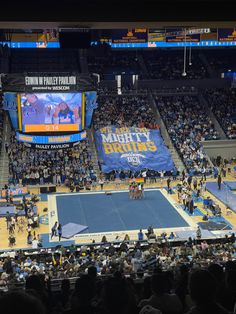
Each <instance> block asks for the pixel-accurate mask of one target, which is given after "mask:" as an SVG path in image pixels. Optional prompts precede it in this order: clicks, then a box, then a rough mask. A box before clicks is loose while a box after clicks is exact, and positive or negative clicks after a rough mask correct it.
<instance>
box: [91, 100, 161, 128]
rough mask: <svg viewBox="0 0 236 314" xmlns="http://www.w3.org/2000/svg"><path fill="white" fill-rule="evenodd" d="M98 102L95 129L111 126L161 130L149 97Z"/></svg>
mask: <svg viewBox="0 0 236 314" xmlns="http://www.w3.org/2000/svg"><path fill="white" fill-rule="evenodd" d="M98 101H99V108H98V109H97V110H96V112H95V114H94V120H93V123H94V127H95V129H99V128H101V127H104V126H110V125H115V126H117V127H140V128H142V127H146V128H149V129H155V128H159V126H158V125H157V124H156V120H155V118H154V116H153V112H152V109H151V107H150V105H149V103H148V97H147V96H140V95H139V96H131V95H130V96H116V97H99V99H98Z"/></svg>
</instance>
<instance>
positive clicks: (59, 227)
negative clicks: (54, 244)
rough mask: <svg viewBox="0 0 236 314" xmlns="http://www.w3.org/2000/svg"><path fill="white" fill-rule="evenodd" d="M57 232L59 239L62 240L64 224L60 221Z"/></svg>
mask: <svg viewBox="0 0 236 314" xmlns="http://www.w3.org/2000/svg"><path fill="white" fill-rule="evenodd" d="M57 234H58V237H59V241H61V237H62V225H61V224H60V223H59V225H58V227H57Z"/></svg>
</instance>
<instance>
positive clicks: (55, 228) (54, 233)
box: [51, 221, 57, 239]
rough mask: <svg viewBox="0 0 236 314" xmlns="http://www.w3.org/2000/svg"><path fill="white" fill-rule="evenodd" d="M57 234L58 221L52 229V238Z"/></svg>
mask: <svg viewBox="0 0 236 314" xmlns="http://www.w3.org/2000/svg"><path fill="white" fill-rule="evenodd" d="M56 235H57V221H56V222H55V224H54V225H53V227H52V229H51V239H52V238H53V237H54V236H56Z"/></svg>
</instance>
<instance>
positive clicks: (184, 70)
mask: <svg viewBox="0 0 236 314" xmlns="http://www.w3.org/2000/svg"><path fill="white" fill-rule="evenodd" d="M186 33H187V32H186V28H185V29H184V68H183V72H182V76H186V75H187V73H186V48H187V47H186Z"/></svg>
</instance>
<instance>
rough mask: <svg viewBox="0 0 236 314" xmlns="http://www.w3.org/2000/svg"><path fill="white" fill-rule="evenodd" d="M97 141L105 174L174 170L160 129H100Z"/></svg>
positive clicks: (96, 135) (96, 134)
mask: <svg viewBox="0 0 236 314" xmlns="http://www.w3.org/2000/svg"><path fill="white" fill-rule="evenodd" d="M95 138H96V144H97V149H98V154H99V157H100V160H101V162H102V171H103V172H104V173H108V172H110V171H112V170H132V171H140V170H142V169H145V168H147V169H150V170H155V171H162V170H163V171H170V170H172V169H173V168H174V163H173V161H172V158H171V155H170V152H169V150H168V149H167V147H166V146H165V144H164V142H163V140H162V137H161V135H160V131H159V130H150V129H146V128H135V127H132V128H126V127H125V128H116V127H115V126H111V127H105V128H101V129H100V130H97V131H96V133H95Z"/></svg>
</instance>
